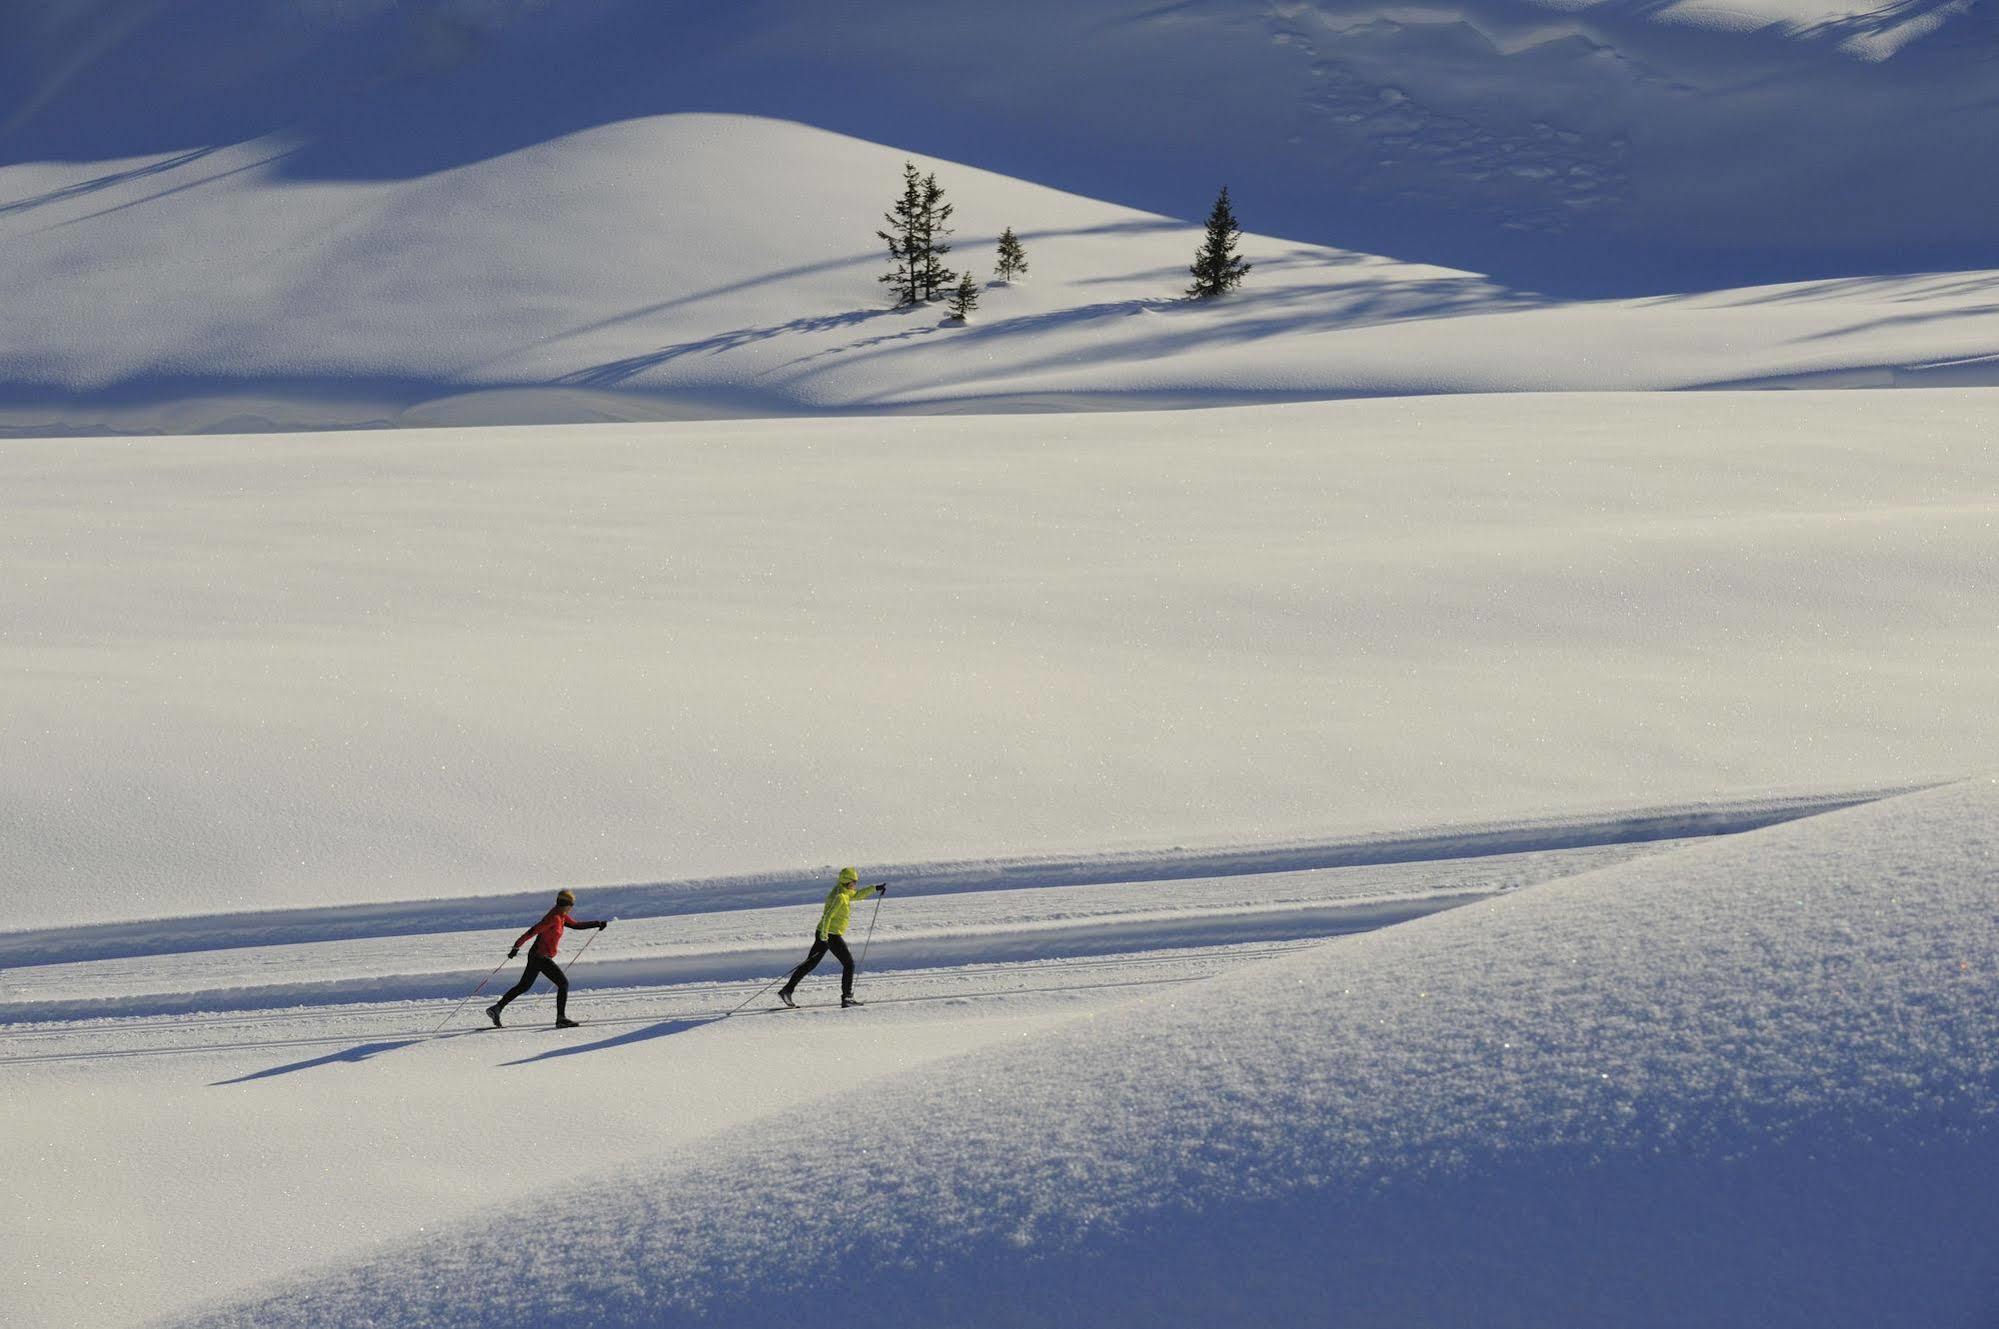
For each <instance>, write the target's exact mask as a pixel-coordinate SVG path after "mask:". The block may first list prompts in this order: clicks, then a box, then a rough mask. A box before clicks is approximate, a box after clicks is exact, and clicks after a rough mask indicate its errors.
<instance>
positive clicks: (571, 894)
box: [555, 891, 576, 908]
mask: <svg viewBox="0 0 1999 1329" xmlns="http://www.w3.org/2000/svg"><path fill="white" fill-rule="evenodd" d="M555 903H556V907H557V908H560V907H562V906H563V905H566V904H575V903H576V892H575V891H557V892H556V893H555Z"/></svg>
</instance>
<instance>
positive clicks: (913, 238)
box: [875, 161, 934, 305]
mask: <svg viewBox="0 0 1999 1329" xmlns="http://www.w3.org/2000/svg"><path fill="white" fill-rule="evenodd" d="M933 178H934V177H933ZM882 216H883V219H884V220H885V221H887V222H888V229H887V230H886V231H876V232H875V234H876V235H878V236H880V237H881V238H882V239H883V240H885V241H887V242H888V257H889V264H890V267H889V270H888V271H887V272H885V273H883V274H882V278H881V281H882V284H883V285H884V286H889V287H892V288H894V290H895V296H896V300H895V302H896V303H897V304H898V305H913V304H915V303H916V301H917V297H918V296H919V295H920V294H921V291H922V283H923V254H924V247H923V246H924V241H923V239H922V235H923V226H924V210H923V181H922V180H921V179H920V178H918V176H917V174H916V164H915V163H914V162H907V161H906V162H904V163H903V164H902V197H901V198H899V199H897V200H896V202H895V207H894V208H893V210H891V211H889V212H886V213H884V214H882Z"/></svg>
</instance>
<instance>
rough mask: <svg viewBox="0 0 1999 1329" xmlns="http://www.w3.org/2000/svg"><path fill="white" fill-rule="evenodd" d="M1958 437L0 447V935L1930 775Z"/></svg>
mask: <svg viewBox="0 0 1999 1329" xmlns="http://www.w3.org/2000/svg"><path fill="white" fill-rule="evenodd" d="M1995 400H1999V399H1996V398H1995V397H1994V395H1993V394H1991V393H1989V392H1979V391H1964V392H1955V391H1940V392H1937V393H1924V394H1865V395H1853V394H1785V395H1777V394H1744V395H1724V396H1710V395H1701V396H1686V397H1672V398H1640V397H1631V396H1609V397H1592V396H1583V397H1536V398H1528V397H1505V398H1481V399H1470V398H1464V399H1434V400H1424V401H1382V402H1350V403H1331V404H1319V405H1311V406H1299V407H1286V408H1269V409H1264V410H1245V411H1209V412H1180V413H1168V414H1160V415H1134V416H1088V417H1069V418H1066V419H1064V420H1063V421H1062V422H1061V423H1060V424H1053V423H1049V422H1046V421H1041V422H1037V423H1034V424H1032V425H1028V424H1024V423H1022V422H1020V421H1018V420H1013V419H1008V418H977V419H973V418H966V419H953V420H952V421H951V422H950V423H949V425H948V426H944V425H941V424H939V423H937V422H935V421H924V420H886V421H873V422H863V421H837V422H817V423H814V424H812V425H811V426H809V427H808V426H804V425H798V424H787V423H782V422H750V421H745V422H733V423H726V424H705V425H698V426H684V427H676V428H675V429H673V430H662V429H661V428H660V427H658V426H626V427H617V428H610V427H606V428H582V429H562V428H555V429H538V430H517V431H462V432H454V431H436V432H434V433H431V434H427V435H425V436H424V443H423V446H421V447H418V448H411V447H409V446H408V441H407V440H406V439H404V438H401V437H400V436H384V435H367V434H354V435H327V436H318V437H304V438H299V439H295V440H292V441H291V442H289V443H288V444H287V446H286V447H284V448H283V449H279V450H273V449H270V448H267V447H262V446H258V445H256V444H254V443H250V442H246V441H244V440H238V439H216V440H156V441H149V442H146V443H143V444H134V443H123V442H117V441H94V442H54V441H50V442H39V443H38V442H32V441H22V442H16V443H14V444H11V445H9V446H8V447H6V448H5V449H4V450H0V561H4V563H5V565H6V566H8V567H9V568H10V569H14V570H15V572H16V575H15V576H13V577H11V578H9V579H7V580H6V581H5V582H4V584H0V629H4V630H0V667H4V668H5V669H6V671H7V673H8V676H9V678H10V680H12V683H11V685H10V686H9V688H7V689H6V691H5V692H4V694H0V722H4V727H0V732H4V733H5V734H6V740H5V741H6V743H7V748H8V751H7V760H6V761H4V762H0V817H4V819H5V821H6V823H7V824H8V825H10V826H12V827H14V828H16V830H15V832H14V833H13V836H12V840H11V843H10V853H11V855H12V861H13V865H14V866H13V873H12V875H10V877H9V878H8V879H7V881H6V883H5V884H4V886H0V892H4V899H5V903H6V906H7V908H8V910H9V918H10V920H11V921H12V922H13V923H14V924H15V925H16V926H20V927H48V926H54V925H66V924H79V923H95V922H105V923H108V922H114V921H119V920H130V919H142V918H147V917H159V916H164V915H173V914H203V915H207V914H213V913H216V912H218V911H224V910H226V911H239V910H257V909H272V908H283V907H287V906H291V907H296V906H298V905H301V904H305V903H311V904H314V905H322V906H339V905H342V904H361V903H366V902H370V901H375V902H381V901H395V900H410V899H425V898H436V897H450V896H460V897H462V896H490V895H492V894H494V893H495V892H496V891H506V892H509V893H511V892H535V891H547V890H553V889H554V888H555V887H557V886H562V885H571V886H579V887H588V886H590V885H592V884H598V883H601V884H611V883H645V882H660V881H662V880H689V879H697V880H698V879H701V878H704V877H716V876H724V875H731V876H733V875H743V874H748V873H753V872H760V871H761V872H782V873H787V874H791V875H792V876H793V877H794V878H798V877H799V866H800V865H807V864H815V863H824V862H826V861H827V859H828V857H829V856H830V855H832V854H836V853H837V854H840V855H841V856H842V859H843V860H844V858H845V857H846V856H848V855H851V856H852V857H854V858H857V859H859V858H869V859H873V860H875V861H879V862H904V863H922V862H938V861H942V860H949V859H960V858H979V857H988V856H1000V857H1013V856H1031V855H1036V854H1061V853H1069V854H1074V853H1079V852H1081V853H1091V854H1100V853H1117V852H1125V851H1143V850H1154V849H1159V848H1163V847H1166V846H1188V847H1198V846H1200V845H1203V844H1206V845H1211V846H1212V845H1240V844H1254V843H1272V842H1297V841H1304V840H1320V839H1325V838H1327V837H1332V836H1340V835H1358V834H1368V833H1385V832H1393V831H1395V830H1397V829H1400V828H1407V827H1410V826H1421V825H1438V824H1446V823H1460V824H1462V823H1466V822H1476V821H1481V820H1492V819H1503V818H1516V819H1517V818H1527V817H1532V816H1535V815H1539V814H1544V813H1546V812H1548V811H1549V810H1550V809H1555V810H1561V809H1569V808H1602V807H1614V806H1618V805H1623V806H1626V807H1630V806H1640V805H1648V804H1649V805H1658V804H1663V803H1672V802H1676V801H1677V802H1681V803H1694V802H1698V801H1701V800H1707V799H1713V798H1716V797H1722V796H1726V795H1729V794H1731V793H1734V792H1738V791H1739V792H1742V793H1745V794H1746V793H1762V792H1764V791H1768V790H1781V789H1796V790H1826V789H1840V788H1858V787H1874V788H1879V787H1882V786H1886V785H1893V784H1898V783H1901V784H1907V783H1915V782H1921V781H1925V780H1934V779H1938V778H1945V777H1951V776H1955V775H1960V774H1963V773H1966V772H1969V771H1976V770H1979V769H1982V768H1983V766H1984V765H1985V764H1987V763H1989V761H1990V753H1991V751H1992V747H1993V742H1994V735H1993V734H1992V733H1991V732H1990V726H1991V723H1992V722H1991V720H1990V719H1989V717H1992V716H1994V715H1999V694H1996V692H1995V690H1996V689H1999V684H1995V683H1994V681H1993V674H1992V672H1991V671H1990V670H1989V669H1987V668H1985V667H1984V666H1985V663H1986V661H1987V659H1988V657H1989V654H1990V646H1991V630H1990V623H1989V621H1988V620H1989V615H1986V614H1985V613H1984V611H1983V609H1982V608H1981V607H1982V606H1985V605H1989V604H1991V603H1994V602H1999V583H1995V577H1999V567H1995V564H1994V561H1993V560H1992V558H1991V556H1990V549H1991V540H1990V532H1991V523H1992V519H1993V505H1994V500H1993V497H1992V496H1993V495H1995V494H1999V474H1995V465H1994V461H1993V454H1992V452H1991V449H1990V448H1989V447H1988V446H1987V441H1988V440H1989V438H1990V434H1991V428H1992V421H1993V419H1994V418H1995V417H1994V410H1995V405H1994V403H1995ZM841 846H849V848H848V849H845V850H842V849H841ZM863 847H864V848H863ZM857 849H858V850H859V851H858V852H857Z"/></svg>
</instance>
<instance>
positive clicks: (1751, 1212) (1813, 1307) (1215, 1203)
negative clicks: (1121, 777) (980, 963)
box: [195, 780, 1999, 1329]
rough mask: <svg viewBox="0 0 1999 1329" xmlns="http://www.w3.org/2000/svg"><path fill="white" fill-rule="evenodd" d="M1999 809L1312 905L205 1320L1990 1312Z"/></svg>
mask: <svg viewBox="0 0 1999 1329" xmlns="http://www.w3.org/2000/svg"><path fill="white" fill-rule="evenodd" d="M1995 825H1999V782H1995V781H1992V780H1978V781H1973V782H1966V783H1961V784H1958V785H1954V786H1950V787H1946V788H1943V789H1939V790H1933V791H1929V792H1926V793H1921V794H1915V795H1910V796H1906V797H1903V798H1900V799H1892V800H1887V801H1884V802H1880V803H1876V804H1871V805H1868V806H1866V807H1862V808H1857V809H1851V810H1847V811H1843V812H1837V813H1832V814H1828V815H1826V816H1823V817H1819V818H1814V819H1810V820H1807V821H1801V822H1793V823H1789V824H1786V825H1783V826H1779V827H1775V828H1770V829H1766V830H1762V831H1756V832H1751V833H1749V834H1746V835H1743V836H1740V837H1737V838H1734V839H1731V840H1728V841H1722V842H1711V843H1708V844H1705V845H1703V846H1700V847H1696V848H1691V849H1688V850H1685V851H1682V852H1678V853H1672V854H1666V855H1661V856H1658V857H1654V858H1650V859H1646V860H1643V861H1639V862H1634V863H1630V864H1626V865H1622V866H1618V867H1613V868H1608V869H1605V870H1602V871H1599V872H1595V873H1591V874H1586V875H1584V876H1581V877H1576V878H1571V879H1568V880H1566V881H1562V882H1558V883H1553V884H1549V885H1546V886H1542V887H1537V888H1535V889H1533V890H1531V891H1526V892H1522V893H1519V894H1516V895H1512V896H1508V897H1504V898H1501V899H1497V900H1494V901H1491V902H1488V903H1485V904H1480V905H1473V906H1469V907H1466V908H1464V909H1460V910H1457V911H1454V912H1452V913H1449V914H1444V915H1439V916H1436V917H1433V918H1429V919H1425V920H1423V921H1421V922H1417V923H1412V924H1408V925H1405V926H1402V927H1398V928H1393V929H1389V930H1387V931H1384V932H1378V933H1373V934H1369V935H1368V936H1366V937H1363V938H1358V939H1351V940H1345V941H1340V942H1335V943H1331V944H1328V945H1326V946H1323V947H1319V948H1315V949H1313V950H1311V951H1309V952H1307V953H1305V954H1303V955H1300V956H1298V957H1295V958H1291V959H1287V960H1282V961H1277V962H1273V963H1271V964H1268V965H1266V966H1262V967H1259V968H1257V969H1254V970H1249V971H1244V972H1241V973H1238V974H1236V975H1233V976H1230V977H1225V978H1221V979H1216V980H1213V981H1211V982H1210V983H1207V984H1203V985H1200V986H1198V987H1193V988H1187V989H1181V990H1179V991H1177V992H1176V993H1175V994H1173V995H1172V996H1169V997H1161V998H1157V999H1153V1000H1147V1001H1141V1002H1135V1003H1132V1004H1131V1005H1129V1006H1126V1007H1123V1008H1119V1009H1118V1010H1115V1011H1112V1012H1109V1013H1106V1014H1099V1015H1096V1016H1093V1017H1089V1018H1085V1019H1081V1020H1079V1021H1077V1022H1075V1023H1072V1024H1069V1025H1066V1026H1063V1027H1062V1028H1060V1029H1058V1030H1056V1031H1054V1032H1052V1033H1049V1034H1046V1035H1044V1036H1042V1037H1040V1038H1038V1039H1037V1040H1036V1041H1034V1042H1033V1043H1031V1044H1027V1045H1023V1046H1020V1047H1019V1048H1018V1049H1016V1050H1013V1051H1011V1052H999V1053H995V1052H990V1051H988V1052H984V1053H981V1054H980V1055H978V1056H977V1057H976V1058H966V1059H960V1060H958V1061H955V1062H951V1063H946V1064H944V1065H942V1066H938V1067H933V1068H931V1069H929V1070H927V1071H924V1072H918V1073H912V1074H909V1075H906V1076H902V1077H898V1078H895V1079H892V1080H888V1081H884V1082H881V1083H879V1084H877V1085H875V1086H873V1087H871V1088H869V1089H867V1090H863V1091H856V1092H854V1093H852V1094H849V1095H847V1096H845V1097H842V1098H840V1099H836V1100H833V1101H830V1102H828V1103H826V1104H823V1105H821V1106H818V1107H815V1108H814V1109H812V1110H810V1111H802V1112H798V1113H794V1114H792V1115H791V1116H789V1117H786V1118H782V1119H779V1120H778V1121H776V1122H775V1123H766V1124H764V1125H763V1126H761V1127H760V1128H758V1129H756V1130H755V1131H744V1132H739V1133H738V1134H736V1135H734V1136H732V1137H728V1138H726V1139H724V1140H723V1141H721V1142H719V1143H718V1144H717V1145H716V1146H715V1147H714V1148H713V1149H712V1151H710V1152H709V1153H707V1154H706V1155H705V1156H704V1157H701V1158H698V1159H686V1160H683V1161H682V1162H680V1163H679V1164H677V1165H672V1166H669V1167H667V1168H666V1169H665V1170H663V1171H660V1172H657V1173H655V1174H652V1175H646V1176H640V1177H633V1178H630V1179H627V1180H621V1181H618V1182H616V1183H613V1184H609V1185H599V1186H597V1187H595V1188H593V1189H589V1190H585V1191H579V1192H575V1193H571V1194H567V1195H563V1196H559V1197H552V1198H550V1199H548V1200H547V1201H546V1202H544V1203H539V1204H537V1205H536V1206H535V1212H532V1213H525V1212H524V1213H521V1214H518V1215H514V1216H510V1217H507V1218H502V1219H496V1220H495V1221H493V1222H491V1223H488V1224H485V1225H483V1226H480V1227H478V1228H476V1229H473V1230H469V1231H460V1232H454V1233H449V1234H445V1235H442V1236H439V1237H436V1238H434V1239H431V1240H428V1241H425V1242H423V1243H420V1244H418V1245H416V1246H414V1247H410V1248H406V1249H401V1250H391V1251H386V1252H384V1253H383V1254H382V1255H381V1256H380V1258H378V1259H375V1260H372V1261H369V1262H367V1263H365V1264H363V1265H360V1266H358V1267H355V1268H351V1269H347V1270H345V1271H340V1272H334V1273H330V1274H326V1275H323V1276H321V1277H318V1278H315V1279H312V1280H309V1281H306V1282H304V1283H301V1284H299V1285H296V1286H292V1287H289V1288H287V1289H284V1290H282V1291H278V1292H276V1293H273V1294H271V1295H268V1296H265V1297H263V1298H260V1299H257V1300H254V1301H251V1302H246V1303H243V1304H240V1305H237V1306H234V1307H233V1308H227V1309H219V1310H215V1311H213V1312H211V1313H209V1314H207V1315H205V1316H203V1317H200V1318H199V1319H198V1320H197V1321H195V1322H196V1323H200V1324H204V1325H210V1326H225V1325H252V1324H254V1325H257V1326H259V1329H271V1327H272V1326H286V1325H312V1326H338V1325H363V1324H366V1325H371V1326H381V1327H386V1326H399V1325H409V1326H415V1325H424V1326H430V1327H431V1329H450V1327H452V1326H468V1327H469V1326H502V1325H517V1324H518V1325H527V1324H540V1323H550V1322H561V1323H565V1324H577V1325H597V1326H633V1327H636V1326H641V1325H644V1326H653V1325H663V1324H677V1323H688V1322H695V1321H696V1320H698V1321H699V1322H700V1323H702V1324H705V1325H711V1326H729V1325H745V1326H748V1325H769V1324H774V1323H787V1322H790V1321H792V1320H795V1319H810V1320H811V1321H812V1322H814V1323H822V1324H855V1325H860V1324H867V1325H871V1326H911V1327H914V1326H919V1325H921V1326H929V1325H937V1324H953V1325H1001V1324H1025V1323H1033V1324H1075V1325H1122V1324H1133V1325H1137V1324H1155V1323H1159V1322H1160V1321H1161V1320H1162V1319H1170V1320H1172V1321H1174V1322H1181V1321H1185V1322H1191V1323H1226V1324H1280V1323H1296V1324H1324V1323H1329V1322H1337V1323H1340V1324H1342V1325H1365V1326H1390V1325H1393V1326H1408V1325H1419V1324H1421V1325H1431V1324H1434V1325H1462V1324H1478V1325H1485V1326H1497V1325H1519V1326H1541V1327H1543V1329H1546V1327H1548V1326H1585V1325H1604V1324H1615V1325H1619V1326H1632V1327H1636V1329H1644V1327H1646V1326H1661V1327H1662V1329H1663V1327H1664V1326H1682V1325H1687V1324H1709V1325H1735V1324H1739V1325H1757V1326H1800V1327H1801V1329H1802V1327H1803V1326H1812V1327H1813V1329H1824V1327H1825V1326H1840V1325H1853V1326H1863V1325H1867V1326H1872V1325H1880V1324H1887V1323H1920V1324H1924V1325H1930V1326H1963V1327H1964V1329H1971V1327H1972V1326H1976V1325H1987V1324H1990V1323H1991V1322H1992V1319H1993V1316H1994V1314H1995V1312H1999V1260H1995V1257H1994V1256H1993V1253H1992V1248H1991V1243H1990V1240H1989V1233H1990V1231H1991V1228H1992V1224H1993V1223H1994V1221H1995V1220H1999V1199H1995V1198H1994V1196H1993V1195H1992V1193H1991V1190H1990V1188H1989V1187H1986V1186H1982V1185H1978V1184H1975V1183H1974V1184H1967V1181H1968V1180H1969V1179H1973V1178H1980V1177H1986V1176H1990V1175H1992V1171H1993V1169H1994V1167H1995V1166H1999V1074H1995V1056H1994V1052H1993V1049H1994V1048H1995V1047H1999V974H1995V971H1994V965H1993V958H1992V957H1993V956H1994V955H1995V954H1999V911H1995V910H1994V908H1993V903H1994V896H1995V892H1999V836H1995V833H1994V830H1993V827H1994V826H1995ZM824 1018H866V1016H854V1017H844V1016H828V1017H824Z"/></svg>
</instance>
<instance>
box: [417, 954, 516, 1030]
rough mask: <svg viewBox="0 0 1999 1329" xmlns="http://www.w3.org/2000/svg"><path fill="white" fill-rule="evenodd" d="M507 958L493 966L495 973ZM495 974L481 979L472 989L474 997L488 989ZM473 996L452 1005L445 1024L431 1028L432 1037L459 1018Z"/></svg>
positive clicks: (510, 957)
mask: <svg viewBox="0 0 1999 1329" xmlns="http://www.w3.org/2000/svg"><path fill="white" fill-rule="evenodd" d="M513 958H514V957H513V956H511V955H510V956H508V957H507V960H511V959H513ZM507 960H502V961H500V963H499V964H496V965H494V966H493V974H497V973H499V972H500V969H501V966H503V965H505V964H506V962H507ZM493 974H488V975H486V976H485V977H484V978H482V979H480V980H479V986H478V987H476V988H473V989H472V997H476V996H478V995H479V994H480V993H481V992H484V991H485V990H486V985H487V984H488V983H490V982H492V981H493ZM472 997H467V998H466V999H465V1000H464V1001H461V1002H459V1003H458V1004H457V1005H456V1006H454V1007H452V1008H451V1014H449V1015H447V1016H445V1017H444V1024H440V1025H439V1026H437V1028H435V1029H433V1030H431V1031H430V1036H431V1037H432V1038H435V1037H437V1036H438V1035H439V1034H441V1033H443V1032H444V1025H445V1024H450V1023H451V1022H452V1021H453V1020H455V1019H457V1018H458V1012H460V1011H462V1010H464V1009H465V1008H466V1007H467V1006H469V1005H471V1004H472Z"/></svg>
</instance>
